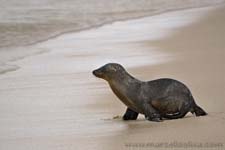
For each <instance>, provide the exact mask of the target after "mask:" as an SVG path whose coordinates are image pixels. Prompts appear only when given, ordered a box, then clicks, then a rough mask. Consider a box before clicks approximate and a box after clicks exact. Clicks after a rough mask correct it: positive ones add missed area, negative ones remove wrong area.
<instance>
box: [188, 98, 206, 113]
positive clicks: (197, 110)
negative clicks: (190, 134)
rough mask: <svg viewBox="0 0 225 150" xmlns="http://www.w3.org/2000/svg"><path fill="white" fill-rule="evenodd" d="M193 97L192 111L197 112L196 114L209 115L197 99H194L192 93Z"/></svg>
mask: <svg viewBox="0 0 225 150" xmlns="http://www.w3.org/2000/svg"><path fill="white" fill-rule="evenodd" d="M191 99H192V100H193V110H192V111H191V112H192V113H195V115H196V116H205V115H207V113H206V112H205V111H204V110H203V109H202V108H201V107H199V106H198V105H197V104H196V103H195V100H194V98H193V96H192V95H191Z"/></svg>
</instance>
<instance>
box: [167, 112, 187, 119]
mask: <svg viewBox="0 0 225 150" xmlns="http://www.w3.org/2000/svg"><path fill="white" fill-rule="evenodd" d="M185 115H186V113H180V112H178V113H176V114H164V115H163V118H166V119H179V118H183V117H184V116H185Z"/></svg>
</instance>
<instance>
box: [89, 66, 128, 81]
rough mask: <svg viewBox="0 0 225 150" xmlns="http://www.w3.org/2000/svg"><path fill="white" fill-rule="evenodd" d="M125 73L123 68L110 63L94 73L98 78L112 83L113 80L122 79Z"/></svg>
mask: <svg viewBox="0 0 225 150" xmlns="http://www.w3.org/2000/svg"><path fill="white" fill-rule="evenodd" d="M124 72H125V69H124V68H123V66H121V65H120V64H117V63H108V64H106V65H104V66H102V67H100V68H98V69H96V70H94V71H93V72H92V73H93V74H94V75H95V76H96V77H98V78H102V79H105V80H107V81H110V80H111V79H115V78H118V77H120V76H121V75H122V74H123V73H124Z"/></svg>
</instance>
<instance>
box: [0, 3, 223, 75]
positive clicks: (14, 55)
mask: <svg viewBox="0 0 225 150" xmlns="http://www.w3.org/2000/svg"><path fill="white" fill-rule="evenodd" d="M219 5H220V4H214V5H213V6H207V5H206V6H200V7H190V8H189V7H187V8H180V9H175V10H164V11H163V12H154V13H153V14H151V15H149V14H147V15H144V16H138V17H132V16H131V18H126V19H121V20H120V19H118V20H115V21H112V22H106V23H103V24H100V25H97V26H92V27H87V28H84V29H81V30H70V31H65V32H61V33H58V34H56V35H54V36H52V37H48V38H47V39H43V40H40V41H36V42H34V43H31V44H27V45H22V46H19V47H0V54H1V57H0V58H1V59H2V62H1V64H0V75H1V74H5V73H8V72H11V71H16V70H17V69H19V68H20V67H19V66H16V65H15V64H14V63H13V62H14V61H16V60H20V59H24V58H27V57H30V56H35V55H37V54H39V53H44V51H45V50H30V51H28V50H25V49H32V47H36V45H39V44H41V43H45V42H48V41H50V40H54V39H56V38H58V37H60V36H64V35H67V34H76V33H78V34H79V33H80V32H86V31H89V30H95V29H98V28H101V27H104V26H108V25H109V26H110V25H112V24H114V23H118V22H127V21H128V22H129V21H135V20H140V19H144V18H151V17H155V16H158V15H163V14H166V13H171V12H179V11H188V10H190V11H192V10H195V9H211V8H216V7H220V6H219ZM223 5H224V4H223ZM1 48H2V50H1ZM3 49H4V50H3ZM15 50H16V51H18V52H16V51H15ZM14 51H15V52H14ZM46 52H49V51H48V50H46ZM4 53H5V54H4ZM7 53H8V54H7ZM10 53H11V54H10ZM10 55H11V56H10ZM7 66H15V67H13V69H11V67H10V68H7ZM4 68H6V69H4Z"/></svg>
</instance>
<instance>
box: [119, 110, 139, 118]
mask: <svg viewBox="0 0 225 150" xmlns="http://www.w3.org/2000/svg"><path fill="white" fill-rule="evenodd" d="M137 117H138V113H137V112H135V111H133V110H132V109H130V108H127V110H126V112H125V114H124V115H123V120H136V119H137Z"/></svg>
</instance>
